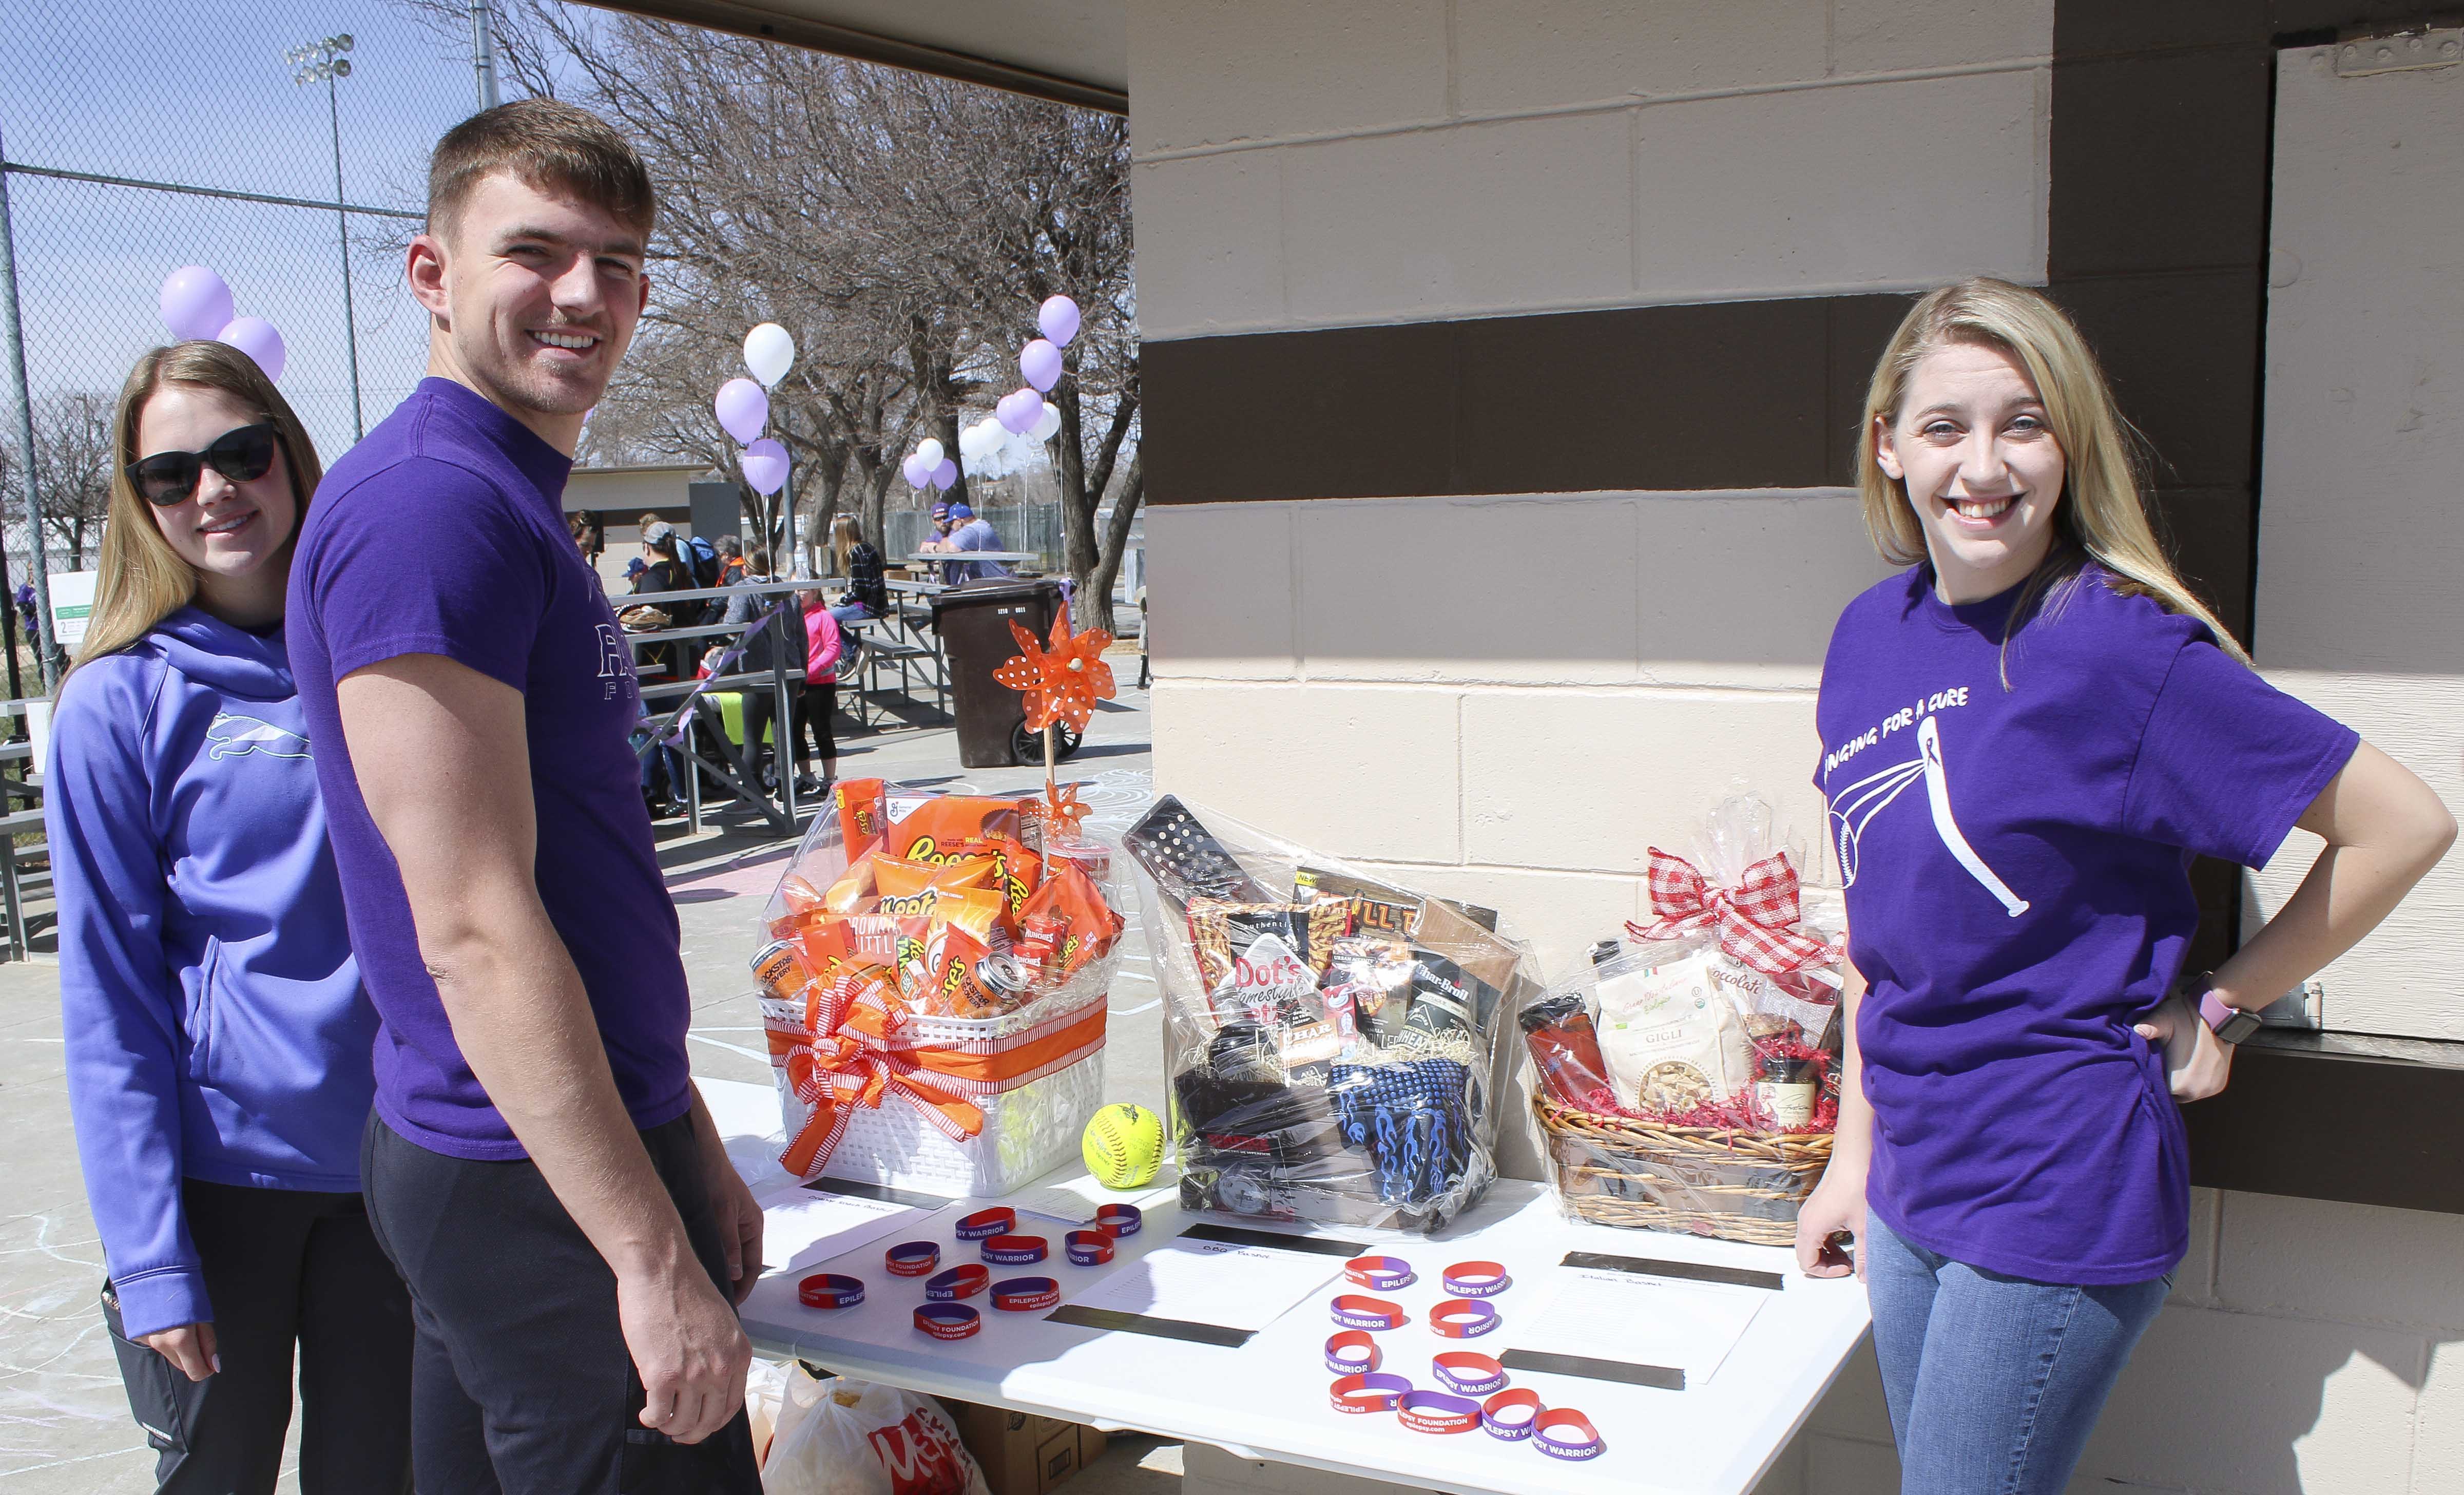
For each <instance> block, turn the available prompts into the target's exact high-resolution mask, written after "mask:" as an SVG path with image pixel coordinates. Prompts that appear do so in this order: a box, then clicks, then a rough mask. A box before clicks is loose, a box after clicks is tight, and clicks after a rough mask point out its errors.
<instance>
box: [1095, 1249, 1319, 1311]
mask: <svg viewBox="0 0 2464 1495" xmlns="http://www.w3.org/2000/svg"><path fill="white" fill-rule="evenodd" d="M1342 1269H1343V1264H1342V1263H1341V1262H1339V1261H1337V1260H1335V1259H1334V1258H1332V1257H1330V1256H1310V1255H1305V1254H1303V1253H1301V1252H1297V1251H1269V1250H1266V1249H1265V1248H1263V1247H1260V1246H1245V1245H1229V1244H1225V1243H1224V1242H1218V1241H1191V1240H1187V1239H1181V1240H1176V1241H1174V1242H1172V1243H1171V1244H1170V1245H1164V1246H1158V1247H1156V1248H1155V1250H1152V1251H1149V1252H1148V1253H1147V1254H1146V1255H1144V1256H1142V1257H1139V1258H1138V1259H1137V1260H1136V1261H1134V1262H1133V1263H1131V1264H1129V1265H1127V1266H1124V1267H1122V1268H1120V1269H1119V1270H1118V1271H1115V1272H1112V1273H1111V1274H1110V1275H1108V1276H1106V1277H1105V1278H1104V1279H1103V1280H1102V1281H1101V1282H1098V1283H1096V1284H1095V1285H1094V1286H1091V1287H1089V1288H1088V1289H1087V1290H1086V1291H1084V1292H1081V1293H1079V1294H1077V1295H1076V1296H1074V1297H1072V1298H1071V1299H1070V1300H1069V1301H1070V1303H1071V1304H1072V1305H1074V1306H1076V1307H1079V1308H1108V1309H1111V1311H1113V1312H1116V1313H1135V1314H1140V1315H1143V1316H1145V1317H1147V1318H1160V1319H1173V1320H1177V1321H1178V1322H1181V1323H1184V1324H1213V1325H1215V1326H1217V1327H1219V1328H1222V1329H1237V1330H1248V1331H1251V1332H1255V1331H1256V1330H1261V1329H1264V1328H1265V1327H1266V1326H1267V1325H1268V1324H1271V1323H1273V1322H1274V1321H1275V1320H1276V1319H1278V1318H1281V1317H1282V1316H1283V1315H1284V1314H1285V1313H1286V1312H1287V1311H1289V1310H1290V1308H1291V1307H1292V1305H1294V1304H1296V1303H1298V1302H1300V1301H1301V1300H1302V1299H1303V1298H1306V1297H1308V1296H1309V1294H1310V1293H1313V1292H1315V1291H1317V1290H1318V1289H1319V1288H1320V1287H1323V1286H1326V1283H1327V1279H1329V1278H1331V1277H1332V1276H1333V1275H1334V1274H1335V1273H1336V1272H1338V1271H1341V1270H1342Z"/></svg>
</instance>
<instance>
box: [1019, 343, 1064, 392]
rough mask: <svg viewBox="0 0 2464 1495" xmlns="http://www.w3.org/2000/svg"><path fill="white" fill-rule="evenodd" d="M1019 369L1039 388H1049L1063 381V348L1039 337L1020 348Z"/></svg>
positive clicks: (1027, 379)
mask: <svg viewBox="0 0 2464 1495" xmlns="http://www.w3.org/2000/svg"><path fill="white" fill-rule="evenodd" d="M1018 371H1019V372H1020V373H1022V374H1024V375H1025V376H1026V382H1027V383H1028V384H1030V385H1034V386H1035V387H1036V388H1037V389H1039V390H1041V389H1049V388H1051V387H1052V386H1053V385H1056V384H1059V383H1060V382H1061V350H1060V349H1059V348H1056V347H1054V346H1053V345H1052V344H1051V343H1049V342H1046V341H1044V340H1043V339H1042V338H1038V339H1036V340H1035V341H1033V342H1030V343H1028V344H1027V345H1026V346H1024V347H1023V348H1021V349H1019V350H1018Z"/></svg>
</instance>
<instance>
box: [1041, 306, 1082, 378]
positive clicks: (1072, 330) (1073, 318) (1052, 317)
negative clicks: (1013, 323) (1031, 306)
mask: <svg viewBox="0 0 2464 1495" xmlns="http://www.w3.org/2000/svg"><path fill="white" fill-rule="evenodd" d="M1035 325H1036V326H1037V327H1038V328H1039V329H1040V330H1042V332H1043V333H1044V335H1045V337H1047V338H1050V339H1051V340H1052V345H1053V346H1054V347H1056V348H1066V347H1067V346H1069V340H1070V339H1072V338H1074V337H1076V336H1078V303H1077V302H1075V301H1073V300H1071V299H1069V297H1066V296H1056V297H1048V298H1047V299H1046V300H1045V303H1044V304H1043V305H1042V306H1039V307H1037V308H1036V309H1035ZM1047 387H1049V386H1047Z"/></svg>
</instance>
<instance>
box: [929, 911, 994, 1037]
mask: <svg viewBox="0 0 2464 1495" xmlns="http://www.w3.org/2000/svg"><path fill="white" fill-rule="evenodd" d="M990 954H992V952H991V950H990V949H989V948H988V947H987V946H986V945H985V944H984V942H983V941H982V940H980V939H978V938H977V937H976V936H975V934H973V933H972V932H971V931H969V930H968V929H967V928H966V927H964V926H963V925H959V924H956V923H951V924H943V925H940V926H938V927H937V928H936V929H935V932H934V934H933V937H932V939H931V940H930V942H929V943H928V944H927V946H926V956H925V961H924V972H925V977H926V983H927V984H926V990H925V991H924V993H922V1000H923V1002H924V1005H923V1007H922V1008H921V1009H919V1010H923V1011H929V1012H934V1013H938V1014H942V1015H946V1016H949V1017H953V1018H989V1017H994V1016H996V1015H998V1014H999V1013H1000V1012H1001V994H1000V993H998V992H995V991H992V990H991V989H989V988H988V987H986V986H985V985H984V983H983V980H982V978H980V977H979V975H978V974H977V970H976V968H977V967H978V966H979V964H981V963H982V961H983V959H984V957H985V956H989V955H990ZM910 1005H911V1006H913V1005H914V1003H913V1001H911V1002H910Z"/></svg>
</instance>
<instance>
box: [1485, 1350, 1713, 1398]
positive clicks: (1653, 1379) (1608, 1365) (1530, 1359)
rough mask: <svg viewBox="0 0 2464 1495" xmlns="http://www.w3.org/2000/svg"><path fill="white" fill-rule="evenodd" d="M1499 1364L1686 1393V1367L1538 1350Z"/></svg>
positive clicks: (1511, 1354) (1514, 1353)
mask: <svg viewBox="0 0 2464 1495" xmlns="http://www.w3.org/2000/svg"><path fill="white" fill-rule="evenodd" d="M1497 1363H1498V1364H1500V1365H1502V1366H1504V1367H1506V1368H1507V1370H1509V1371H1547V1372H1549V1373H1550V1374H1552V1375H1579V1376H1582V1377H1583V1378H1584V1379H1586V1380H1594V1381H1623V1382H1625V1383H1626V1384H1627V1385H1629V1386H1649V1387H1651V1388H1653V1389H1654V1390H1656V1391H1683V1390H1684V1389H1685V1372H1684V1370H1683V1368H1682V1367H1677V1366H1666V1365H1629V1364H1627V1363H1626V1362H1625V1361H1623V1360H1594V1359H1589V1358H1587V1357H1585V1356H1583V1355H1578V1354H1544V1353H1542V1352H1540V1351H1537V1350H1508V1351H1507V1352H1505V1353H1504V1354H1502V1355H1499V1356H1498V1357H1497Z"/></svg>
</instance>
